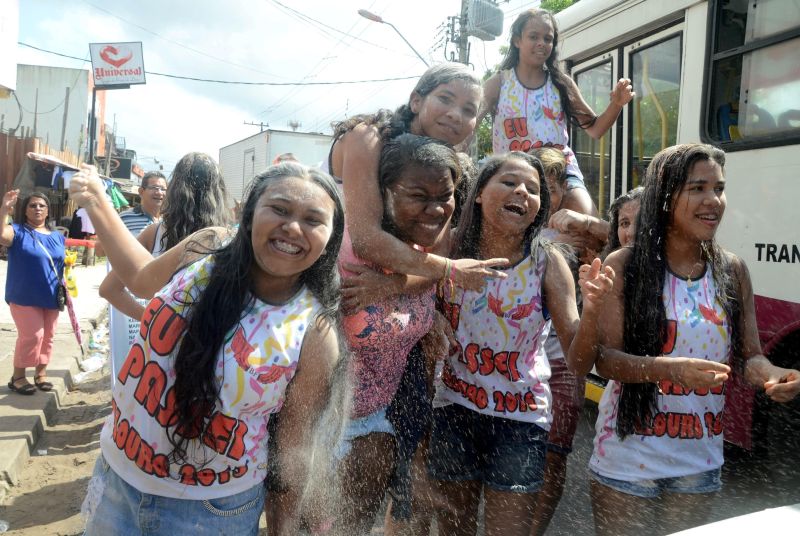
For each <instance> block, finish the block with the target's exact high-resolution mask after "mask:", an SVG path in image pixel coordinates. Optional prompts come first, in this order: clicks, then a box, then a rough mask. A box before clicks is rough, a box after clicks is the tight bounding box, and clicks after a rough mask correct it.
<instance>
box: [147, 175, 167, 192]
mask: <svg viewBox="0 0 800 536" xmlns="http://www.w3.org/2000/svg"><path fill="white" fill-rule="evenodd" d="M150 179H164V180H165V181H166V180H167V178H166V177H165V176H164V174H163V173H161V172H160V171H148V172H147V173H145V174H144V177H142V184H141V186H140V188H142V189H143V190H145V189H147V187H148V186H149V184H148V183H149V182H150Z"/></svg>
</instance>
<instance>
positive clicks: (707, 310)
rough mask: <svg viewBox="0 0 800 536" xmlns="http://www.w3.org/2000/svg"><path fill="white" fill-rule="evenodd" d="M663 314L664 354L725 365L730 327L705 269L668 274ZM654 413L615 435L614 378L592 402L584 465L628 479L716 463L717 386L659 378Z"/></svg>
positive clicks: (720, 392) (720, 396)
mask: <svg viewBox="0 0 800 536" xmlns="http://www.w3.org/2000/svg"><path fill="white" fill-rule="evenodd" d="M662 299H663V301H664V308H665V309H666V313H667V340H666V342H665V343H664V350H663V354H662V355H664V356H674V357H694V358H698V359H706V360H709V361H716V362H718V363H727V362H728V360H729V354H730V339H731V337H730V326H729V323H728V319H727V318H726V315H725V311H724V310H723V309H722V306H721V305H720V303H719V302H718V301H717V299H716V285H715V284H714V278H713V276H712V274H711V270H708V269H707V270H706V273H705V274H704V275H703V276H702V277H701V278H699V279H696V280H692V281H688V282H687V281H686V280H684V279H681V278H679V277H677V276H675V275H673V274H672V273H670V272H667V275H666V279H665V281H664V293H663V294H662ZM659 389H660V393H659V395H658V405H657V408H658V412H657V413H656V415H655V416H654V417H653V418H652V419H650V420H649V421H648V422H644V423H642V424H640V425H637V426H636V429H635V431H634V433H633V434H631V435H629V436H627V437H626V438H625V439H624V440H620V438H619V436H618V435H617V427H616V425H617V410H618V405H619V398H620V393H621V386H620V383H619V382H617V381H613V380H612V381H609V382H608V385H607V386H606V390H605V392H604V393H603V396H602V398H601V399H600V404H599V406H598V418H597V424H596V425H595V438H594V452H593V453H592V457H591V459H590V460H589V467H591V469H592V470H594V471H596V472H597V473H599V474H600V475H602V476H605V477H608V478H613V479H616V480H623V481H627V482H631V481H637V480H651V479H659V478H673V477H680V476H688V475H694V474H698V473H703V472H706V471H710V470H712V469H717V468H718V467H721V466H722V462H723V456H722V439H723V436H722V416H723V409H724V406H725V394H724V385H723V386H721V387H719V388H714V389H712V390H710V391H709V390H708V389H702V390H691V389H685V388H684V387H682V386H680V385H678V384H675V383H672V382H670V381H667V380H662V381H660V382H659Z"/></svg>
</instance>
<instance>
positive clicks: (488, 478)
mask: <svg viewBox="0 0 800 536" xmlns="http://www.w3.org/2000/svg"><path fill="white" fill-rule="evenodd" d="M546 440H547V432H546V431H545V430H544V429H542V428H540V427H539V426H536V425H535V424H532V423H526V422H521V421H514V420H511V419H505V418H503V417H493V416H491V415H483V414H481V413H478V412H476V411H472V410H470V409H467V408H465V407H464V406H461V405H459V404H451V405H449V406H445V407H443V408H438V409H435V410H434V412H433V432H432V433H431V440H430V447H429V449H428V472H429V473H430V475H431V477H432V478H434V479H436V480H445V481H466V480H477V481H480V482H483V483H484V484H485V485H487V486H489V487H490V488H492V489H495V490H498V491H512V492H516V493H534V492H536V491H539V488H541V487H542V482H543V480H544V465H545V450H546V445H545V442H546Z"/></svg>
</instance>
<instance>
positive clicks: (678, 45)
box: [557, 0, 800, 448]
mask: <svg viewBox="0 0 800 536" xmlns="http://www.w3.org/2000/svg"><path fill="white" fill-rule="evenodd" d="M557 20H558V24H559V32H560V33H559V48H560V59H561V60H562V61H564V62H565V64H566V67H567V70H568V72H569V73H570V74H571V75H572V77H573V78H574V79H575V81H576V82H577V84H578V86H579V87H580V89H581V92H582V93H583V95H584V97H585V98H586V100H587V102H589V104H590V105H591V106H592V107H593V108H594V109H595V110H603V109H605V107H606V105H607V104H608V99H609V91H610V89H611V87H612V84H613V82H614V81H616V80H617V79H619V78H621V77H623V76H625V77H628V78H630V79H631V80H632V81H633V86H634V90H635V92H636V98H635V99H634V100H633V101H632V102H631V104H629V105H628V106H627V107H626V109H625V110H623V112H622V115H621V118H620V120H619V121H617V124H616V126H615V128H612V129H611V130H609V132H608V133H607V134H606V135H605V136H603V138H602V139H600V140H593V139H591V138H590V137H589V136H587V135H586V134H584V133H583V132H580V129H573V132H572V148H573V150H574V151H575V153H576V154H577V155H578V161H579V163H580V167H581V170H582V171H583V174H584V176H585V178H586V185H587V188H588V189H589V192H590V193H591V194H592V197H593V199H594V201H595V203H596V204H597V207H598V209H599V210H600V212H601V213H602V214H603V215H605V211H606V210H607V208H608V206H609V203H610V202H611V201H612V200H613V199H614V198H615V197H616V196H618V195H619V194H621V193H622V192H624V191H627V190H629V189H630V188H633V187H635V186H637V185H639V184H640V182H641V180H642V179H643V175H644V170H645V168H646V167H647V165H648V164H649V162H650V160H651V159H652V157H653V155H655V153H657V152H658V151H660V150H661V149H663V148H665V147H668V146H670V145H674V144H676V143H687V142H700V141H702V142H706V143H711V144H714V145H716V146H719V147H720V148H722V149H724V150H725V151H726V153H727V162H726V166H725V175H726V177H727V179H728V181H727V185H726V194H727V197H728V209H727V211H726V214H725V219H724V220H723V224H722V226H721V228H720V231H719V235H718V239H719V242H720V243H721V245H722V246H723V247H725V248H726V249H729V250H731V251H733V252H735V253H736V254H737V255H739V256H740V257H742V258H743V259H744V260H745V261H746V262H747V265H748V267H749V269H750V272H751V275H752V278H753V285H754V289H755V294H756V297H755V302H756V313H757V318H758V328H759V332H760V335H761V343H762V345H763V349H764V352H765V354H766V355H767V356H768V357H769V358H770V359H771V360H772V361H773V362H775V363H776V364H778V365H781V366H790V367H793V368H797V367H798V366H799V365H800V222H798V219H799V218H800V210H798V207H799V206H800V0H707V1H697V0H582V1H580V2H578V3H576V4H575V5H573V6H572V7H570V8H568V9H566V10H564V11H562V12H561V13H559V14H558V15H557ZM589 391H591V390H589ZM732 391H734V392H735V393H736V397H735V398H732V400H730V401H732V402H735V404H736V410H735V411H729V412H728V415H727V417H726V418H728V419H729V421H730V422H729V424H731V425H732V428H731V429H730V431H729V430H728V429H727V428H726V438H727V439H733V440H734V442H736V443H738V444H739V445H741V446H744V447H746V448H750V447H751V443H750V439H751V433H750V432H751V430H752V431H755V432H756V433H755V434H753V435H754V437H756V439H758V438H759V437H763V436H764V434H765V433H766V432H767V431H768V428H769V427H768V426H767V422H768V418H769V417H770V416H773V415H772V414H773V413H774V412H775V411H776V410H774V409H769V410H768V411H767V410H764V408H770V406H769V405H766V404H762V403H760V402H759V398H758V397H754V396H753V392H752V390H747V389H745V390H744V391H743V390H741V389H738V388H736V389H732V390H731V391H729V393H730V392H732ZM587 393H588V394H589V395H590V398H591V393H590V392H588V391H587ZM797 408H798V405H796V404H795V405H794V406H792V407H791V408H790V409H793V410H794V413H795V418H796V415H797V414H798V412H797ZM762 410H763V411H762ZM751 411H752V414H751ZM780 411H784V412H785V411H786V410H780ZM734 414H735V416H736V417H737V418H736V419H733V420H731V419H730V417H732V416H734ZM752 417H754V418H752ZM773 421H774V422H775V424H777V422H776V421H777V419H775V418H774V416H773ZM794 422H795V423H800V419H796V420H795V421H794ZM795 435H796V434H795Z"/></svg>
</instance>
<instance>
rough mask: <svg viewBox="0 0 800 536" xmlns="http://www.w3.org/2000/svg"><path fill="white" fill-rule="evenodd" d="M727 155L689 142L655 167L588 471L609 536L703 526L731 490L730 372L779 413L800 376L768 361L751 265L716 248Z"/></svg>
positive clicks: (623, 289)
mask: <svg viewBox="0 0 800 536" xmlns="http://www.w3.org/2000/svg"><path fill="white" fill-rule="evenodd" d="M724 166H725V153H724V152H722V151H721V150H720V149H718V148H716V147H712V146H710V145H701V144H686V145H678V146H675V147H669V148H667V149H664V150H663V151H661V152H659V153H658V154H656V155H655V156H654V157H653V161H652V162H651V163H650V165H649V166H648V168H647V174H646V178H645V186H644V191H643V192H642V195H641V201H640V203H641V208H640V209H639V215H638V220H637V222H636V228H637V230H638V232H637V233H636V237H635V239H634V243H633V247H632V248H630V247H626V248H621V249H619V250H617V251H615V252H613V253H611V254H610V255H609V256H608V257H607V258H606V266H607V267H611V268H612V269H613V271H614V272H615V273H616V276H615V278H614V287H613V290H612V292H611V293H610V295H609V296H608V298H607V299H606V300H605V302H604V303H603V305H602V307H601V313H600V315H599V319H600V320H599V325H598V327H597V332H598V333H599V335H600V348H602V352H601V356H600V357H599V359H598V360H597V363H596V367H597V372H598V373H599V374H600V375H601V376H603V377H605V378H608V379H609V380H610V381H609V383H608V385H607V386H606V389H605V393H604V394H603V397H602V399H601V400H600V404H599V407H598V413H599V416H598V419H597V425H596V435H595V439H594V452H593V454H592V457H591V459H590V462H589V466H590V470H591V471H590V476H591V478H592V482H591V492H592V507H593V510H594V519H595V528H596V530H597V533H598V534H600V535H610V534H615V535H626V534H640V533H641V532H642V531H649V532H651V533H658V534H662V533H672V532H678V531H681V530H684V529H687V528H689V527H692V526H695V525H700V524H703V523H704V521H705V520H706V519H707V516H708V512H709V503H710V501H711V500H712V499H713V497H714V495H715V493H716V492H717V491H718V490H719V489H720V487H721V482H720V472H721V471H720V468H721V466H722V464H723V445H722V441H723V436H722V430H723V418H724V417H723V408H724V404H725V391H726V380H727V379H728V377H729V376H728V375H729V374H730V373H731V370H732V369H734V370H736V371H738V372H739V373H742V374H743V375H744V377H745V378H746V379H747V380H748V381H749V382H750V383H752V384H753V385H755V386H758V387H760V388H763V389H765V390H766V394H767V396H769V397H770V398H772V399H773V400H775V401H779V402H785V401H788V400H791V399H792V398H794V396H796V394H797V393H798V391H800V372H798V371H796V370H789V369H783V368H780V367H776V366H774V365H772V364H771V363H770V362H769V361H768V360H767V359H766V358H765V357H764V356H763V354H762V351H761V345H760V343H759V338H758V330H757V327H756V319H755V307H754V304H753V288H752V284H751V282H750V276H749V273H748V271H747V267H746V266H745V264H744V262H743V261H742V260H741V259H739V258H738V257H736V256H735V255H733V254H732V253H729V252H727V251H725V250H723V249H722V248H721V247H720V246H719V245H718V244H717V243H716V240H715V236H716V232H717V228H718V227H719V224H720V222H721V220H722V217H723V215H724V213H725V208H726V199H725V178H724V175H723V171H724Z"/></svg>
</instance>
